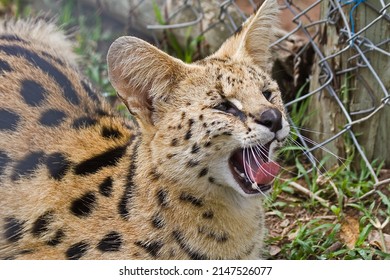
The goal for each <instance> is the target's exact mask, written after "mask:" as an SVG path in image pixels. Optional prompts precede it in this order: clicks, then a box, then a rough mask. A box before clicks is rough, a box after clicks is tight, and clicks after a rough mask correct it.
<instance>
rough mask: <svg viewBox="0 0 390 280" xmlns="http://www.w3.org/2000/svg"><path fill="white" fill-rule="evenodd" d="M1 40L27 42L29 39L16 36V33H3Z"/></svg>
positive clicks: (0, 36)
mask: <svg viewBox="0 0 390 280" xmlns="http://www.w3.org/2000/svg"><path fill="white" fill-rule="evenodd" d="M0 40H4V41H8V42H22V43H27V41H25V40H23V39H22V38H20V37H19V36H16V35H14V34H3V35H0Z"/></svg>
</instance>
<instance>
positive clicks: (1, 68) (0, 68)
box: [0, 59, 12, 75]
mask: <svg viewBox="0 0 390 280" xmlns="http://www.w3.org/2000/svg"><path fill="white" fill-rule="evenodd" d="M11 71H12V68H11V65H9V63H8V62H7V61H4V60H2V59H0V75H1V74H3V72H11Z"/></svg>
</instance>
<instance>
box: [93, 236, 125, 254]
mask: <svg viewBox="0 0 390 280" xmlns="http://www.w3.org/2000/svg"><path fill="white" fill-rule="evenodd" d="M121 246H122V236H121V235H120V234H119V233H117V232H115V231H112V232H110V233H109V234H107V235H105V236H104V237H103V239H102V240H100V242H99V244H98V246H97V248H98V249H99V250H100V251H102V252H116V251H119V249H120V248H121Z"/></svg>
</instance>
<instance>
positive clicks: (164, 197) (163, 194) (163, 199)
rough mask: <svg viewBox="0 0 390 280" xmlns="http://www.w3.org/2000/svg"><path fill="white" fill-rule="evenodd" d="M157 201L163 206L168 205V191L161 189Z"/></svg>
mask: <svg viewBox="0 0 390 280" xmlns="http://www.w3.org/2000/svg"><path fill="white" fill-rule="evenodd" d="M156 196H157V202H158V204H159V205H160V206H161V207H167V206H168V192H167V191H166V190H163V189H161V190H159V191H158V192H157V195H156Z"/></svg>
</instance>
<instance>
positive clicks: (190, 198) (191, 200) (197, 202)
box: [180, 193, 203, 207]
mask: <svg viewBox="0 0 390 280" xmlns="http://www.w3.org/2000/svg"><path fill="white" fill-rule="evenodd" d="M180 200H182V201H185V202H189V203H191V204H192V205H194V206H196V207H202V206H203V200H202V199H200V198H196V197H195V196H193V195H190V194H188V193H182V194H181V195H180Z"/></svg>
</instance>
